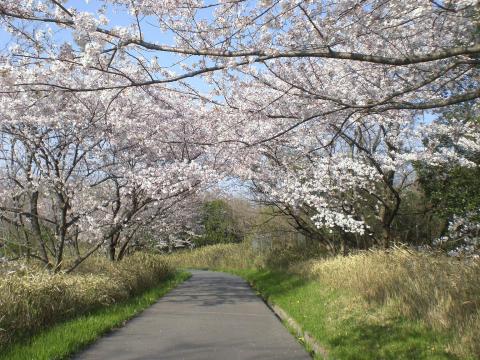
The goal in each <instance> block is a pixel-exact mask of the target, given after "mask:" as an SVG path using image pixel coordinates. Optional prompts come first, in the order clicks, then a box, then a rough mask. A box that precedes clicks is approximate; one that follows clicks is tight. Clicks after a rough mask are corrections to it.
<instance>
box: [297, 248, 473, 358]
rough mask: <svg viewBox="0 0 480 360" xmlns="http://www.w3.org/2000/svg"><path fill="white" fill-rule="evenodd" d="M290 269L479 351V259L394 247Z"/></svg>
mask: <svg viewBox="0 0 480 360" xmlns="http://www.w3.org/2000/svg"><path fill="white" fill-rule="evenodd" d="M289 270H290V271H292V272H295V273H299V274H302V275H303V276H306V277H308V278H311V279H315V280H318V281H320V282H321V283H322V284H325V285H326V286H330V287H332V288H342V289H348V290H351V292H352V293H353V294H355V295H357V296H359V297H361V298H363V299H365V300H366V301H368V302H369V303H371V304H376V305H380V306H384V307H385V311H387V312H390V313H391V314H394V315H397V314H399V315H402V316H405V317H407V318H409V319H414V320H420V321H422V322H424V323H425V324H427V325H428V326H430V327H431V328H433V329H435V330H439V331H442V332H445V331H446V332H448V333H451V334H457V335H456V338H455V340H454V341H453V342H452V343H451V344H450V350H451V351H452V352H453V353H456V354H458V355H460V356H462V357H463V356H468V354H475V355H476V356H479V357H480V342H479V341H478V334H480V263H479V262H478V261H477V262H473V261H472V262H464V261H459V260H456V259H452V258H448V257H446V256H441V255H439V254H429V253H421V252H415V251H410V250H407V249H402V248H398V249H394V250H392V251H389V252H385V251H368V252H362V253H358V254H355V255H352V256H347V257H336V258H332V259H328V260H309V261H306V262H302V263H297V264H293V265H291V266H290V268H289Z"/></svg>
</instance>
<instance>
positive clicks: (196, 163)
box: [0, 0, 480, 257]
mask: <svg viewBox="0 0 480 360" xmlns="http://www.w3.org/2000/svg"><path fill="white" fill-rule="evenodd" d="M479 6H480V5H479V3H478V2H477V1H473V0H461V1H459V0H457V1H449V0H447V1H432V0H408V1H398V0H387V1H385V0H366V1H365V0H357V1H351V0H339V1H329V0H326V1H309V0H305V1H296V0H266V1H263V0H262V1H237V0H232V1H223V0H222V1H201V0H194V1H192V0H189V1H163V0H162V1H130V0H129V1H123V0H104V1H98V2H96V3H95V4H92V5H91V10H89V11H85V10H84V9H83V7H82V8H80V7H75V6H73V5H72V4H71V3H70V2H68V1H61V0H50V1H37V0H33V1H4V2H2V4H0V21H1V24H2V26H3V28H4V29H5V31H8V32H9V33H10V34H11V38H10V41H9V42H8V44H7V45H8V46H7V47H6V50H5V51H3V52H2V53H1V55H0V73H1V82H2V94H3V95H2V103H1V108H2V109H3V113H4V114H8V112H9V111H10V110H9V109H10V108H11V106H12V105H11V104H10V102H11V101H12V99H14V103H16V104H18V106H19V107H20V108H23V109H25V108H26V107H27V104H32V103H34V104H35V105H34V106H33V108H36V107H37V105H36V101H37V99H38V98H39V97H40V98H44V99H52V102H53V103H55V101H54V99H55V98H56V97H60V98H61V97H67V98H75V100H74V103H75V104H78V103H79V102H81V101H85V100H84V99H85V98H89V99H90V101H91V103H95V102H96V101H98V102H100V103H101V110H100V113H102V114H103V115H102V116H103V117H104V118H106V119H107V120H106V123H105V124H102V126H101V129H102V131H104V132H105V136H101V138H102V140H101V142H100V143H99V144H98V145H95V146H96V147H95V146H94V149H97V148H101V149H102V150H104V151H100V153H101V154H102V155H101V156H100V155H98V156H97V155H95V156H96V157H98V158H101V159H102V161H98V163H97V162H94V164H95V166H99V170H98V171H95V175H93V176H92V180H88V181H87V184H89V185H88V186H90V188H92V186H91V184H92V183H93V184H97V185H96V186H94V187H93V188H95V190H89V191H91V192H92V194H95V195H91V196H92V197H96V196H97V195H96V194H97V191H98V193H99V194H102V196H101V198H103V203H104V204H108V206H106V207H105V206H104V207H103V208H102V211H103V213H104V214H108V216H107V215H105V222H106V223H109V222H110V223H113V224H114V225H113V226H112V225H111V224H110V226H108V225H107V224H105V225H102V228H103V229H105V228H110V232H109V231H107V232H106V233H107V234H108V236H107V237H106V238H105V239H108V241H109V243H110V248H111V253H112V252H114V249H116V248H117V246H120V248H122V245H119V244H121V243H122V244H128V243H129V240H128V235H126V238H125V239H124V240H122V241H120V240H119V239H120V236H122V235H120V234H121V231H123V230H127V229H128V231H134V230H133V229H134V228H128V227H127V226H126V225H124V224H123V222H124V221H125V219H128V220H127V222H130V221H133V219H135V217H136V216H137V215H138V214H139V213H141V212H143V211H144V210H145V213H149V214H150V213H151V210H150V209H149V208H150V204H152V203H155V202H156V201H160V200H161V201H162V202H165V203H166V204H168V203H169V201H170V199H171V198H170V197H169V196H170V195H172V196H174V197H175V198H177V196H180V197H181V196H183V194H185V193H188V192H190V191H192V189H193V188H196V187H197V184H199V183H200V182H199V181H200V180H199V178H202V179H203V180H204V181H205V180H206V179H207V178H208V179H213V178H215V177H222V176H227V175H228V176H232V175H233V176H236V177H238V178H240V179H242V180H244V181H246V182H250V183H252V184H253V185H254V186H255V188H256V190H257V191H259V192H260V193H262V195H263V196H265V197H266V198H267V199H270V201H272V202H274V203H275V204H277V205H279V208H281V210H282V211H285V212H287V213H288V214H290V215H291V216H292V218H293V219H295V221H296V222H297V225H298V226H300V227H302V228H303V229H304V230H308V231H311V232H313V233H315V232H316V229H321V230H322V231H324V230H326V231H327V232H328V231H329V230H332V231H333V230H335V231H337V230H338V231H341V232H342V234H343V235H344V236H343V238H347V237H348V236H350V235H352V234H359V235H361V236H372V237H373V238H374V240H375V242H376V243H379V244H382V245H383V246H385V247H388V246H390V244H391V241H392V226H393V225H392V224H393V223H394V221H395V218H396V216H397V215H398V212H399V209H400V206H401V204H402V196H403V195H404V193H405V191H406V190H405V189H407V188H408V187H409V186H411V185H412V184H413V183H414V182H415V172H414V167H413V165H414V163H415V162H425V163H428V164H431V165H435V164H445V163H449V162H451V163H456V164H460V165H462V166H473V164H471V162H469V161H468V158H466V157H464V156H462V151H463V150H461V149H470V150H475V149H476V148H477V146H478V143H479V130H478V126H475V125H472V124H465V123H463V122H462V121H457V122H455V121H452V122H450V123H449V124H448V125H445V124H441V123H440V122H439V121H438V119H437V118H436V116H435V113H436V112H438V111H444V110H445V109H447V110H448V109H449V108H451V107H454V106H457V105H459V104H460V105H461V104H463V105H468V106H472V107H473V108H475V109H477V108H478V98H479V96H480V90H479V86H478V79H479V73H478V69H479V67H478V65H479V59H478V56H479V54H480V43H479V39H478V24H479V20H480V19H479V13H480V12H479ZM114 11H118V12H120V13H122V14H123V15H124V20H125V21H126V24H125V22H123V25H119V24H116V23H115V22H116V19H115V16H111V14H112V13H113V12H114ZM192 78H195V79H193V80H192ZM196 81H197V82H196ZM199 83H200V85H198V84H199ZM44 102H45V103H47V104H48V100H44ZM58 106H60V105H58ZM76 106H80V105H76ZM58 110H59V109H55V110H54V111H52V110H51V109H50V112H48V109H47V106H45V109H43V110H42V112H41V113H42V117H44V118H45V119H47V118H49V117H50V118H53V117H55V116H54V114H56V113H57V112H58ZM91 111H92V109H91ZM91 111H90V112H91ZM95 114H98V112H97V111H95ZM5 116H6V118H7V117H8V115H5ZM24 117H25V114H24V112H20V113H18V117H17V118H16V119H17V120H18V119H23V118H24ZM57 118H58V117H57ZM12 119H13V118H12ZM166 119H168V120H166ZM12 121H13V120H12ZM62 121H64V120H62ZM97 131H98V130H95V131H94V134H98V132H97ZM126 133H128V137H127V136H122V134H126ZM441 134H453V135H454V138H455V139H454V140H455V141H456V142H458V143H459V144H460V147H459V148H454V147H443V148H442V147H438V146H435V141H434V139H435V138H438V136H441ZM7 136H8V135H7ZM10 136H11V135H10ZM426 138H429V139H430V141H425V139H426ZM89 141H90V140H89ZM92 141H93V140H92ZM102 141H105V144H104V143H103V142H102ZM69 143H70V142H69ZM87 144H90V142H87ZM92 144H96V142H95V141H93V142H92ZM83 145H84V142H83V140H82V146H83ZM102 146H103V147H102ZM125 149H128V152H126V153H125V152H124V150H125ZM459 149H460V151H458V150H459ZM475 151H476V150H475ZM94 152H96V150H95V151H94ZM105 154H106V155H105ZM95 156H94V158H95ZM67 157H68V158H69V159H70V157H71V156H67ZM105 159H107V160H105ZM103 160H105V162H106V163H109V164H110V165H109V166H104V165H101V164H104V161H103ZM207 164H208V166H207V167H206V165H207ZM207 168H208V170H207ZM213 169H215V170H216V173H215V172H214V170H213ZM207 173H208V176H207V175H206V174H207ZM182 174H186V177H185V176H183V175H182ZM85 179H88V177H85V176H82V181H86V180H85ZM103 187H104V188H103ZM90 188H89V189H90ZM85 189H86V187H85ZM100 189H101V190H100ZM111 189H114V191H111ZM162 189H168V190H162ZM89 191H82V192H81V193H82V196H86V197H88V196H90V195H88V194H89ZM160 194H161V195H160ZM79 203H82V204H90V203H92V204H93V203H94V202H93V201H88V200H82V201H79ZM147 205H148V206H147ZM65 206H66V205H65ZM167 207H168V205H167ZM147 208H148V209H147ZM88 209H94V210H91V211H93V212H98V211H99V207H98V206H97V205H94V206H87V207H86V208H85V209H82V210H81V211H80V212H81V213H82V214H87V213H90V210H88ZM92 219H94V218H92ZM82 221H84V222H85V221H86V222H89V223H90V226H87V228H88V227H89V228H94V226H92V225H93V224H94V223H96V220H88V216H86V215H85V216H82V217H81V220H80V219H79V220H78V222H79V224H80V223H81V222H82ZM377 228H378V229H379V230H378V231H377ZM112 231H113V232H112ZM97 236H98V235H97ZM105 241H107V240H105ZM120 251H121V250H120ZM114 256H115V255H114ZM114 256H113V257H114ZM111 257H112V256H111Z"/></svg>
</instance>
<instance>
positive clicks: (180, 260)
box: [168, 243, 262, 270]
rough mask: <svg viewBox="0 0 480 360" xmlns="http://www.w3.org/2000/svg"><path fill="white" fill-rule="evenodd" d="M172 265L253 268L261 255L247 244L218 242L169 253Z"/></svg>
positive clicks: (198, 267) (257, 263) (258, 264)
mask: <svg viewBox="0 0 480 360" xmlns="http://www.w3.org/2000/svg"><path fill="white" fill-rule="evenodd" d="M168 259H169V261H171V263H172V265H174V266H176V267H181V268H192V269H216V270H222V269H251V268H252V267H257V266H260V265H261V264H260V261H261V260H262V259H260V257H257V256H256V255H255V253H254V252H253V251H252V250H251V248H250V247H249V246H248V245H247V244H244V243H242V244H216V245H210V246H204V247H201V248H198V249H195V250H185V251H182V252H176V253H173V254H171V255H168Z"/></svg>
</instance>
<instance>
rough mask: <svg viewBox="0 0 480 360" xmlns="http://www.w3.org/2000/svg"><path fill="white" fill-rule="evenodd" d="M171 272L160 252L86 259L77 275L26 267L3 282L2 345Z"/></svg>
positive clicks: (117, 298) (143, 287)
mask: <svg viewBox="0 0 480 360" xmlns="http://www.w3.org/2000/svg"><path fill="white" fill-rule="evenodd" d="M172 273H173V268H172V267H171V266H170V265H169V263H168V262H167V260H166V259H165V258H164V257H162V256H160V255H156V256H155V255H146V254H141V253H137V254H135V255H133V256H131V257H129V258H126V259H125V260H124V261H122V262H120V263H111V262H109V261H108V260H106V259H103V258H91V259H88V260H87V261H86V262H85V264H82V266H81V267H80V269H79V271H78V272H76V273H74V274H68V275H66V274H53V275H52V274H50V273H47V272H45V271H38V270H31V269H30V270H28V269H27V270H23V271H21V272H15V273H12V274H5V276H4V277H3V278H2V279H1V280H0V346H1V345H4V344H6V343H8V342H10V341H11V340H13V339H14V338H15V337H19V336H26V335H30V334H32V333H34V332H35V331H38V330H40V329H42V328H44V327H45V326H47V325H50V324H53V323H55V322H58V321H62V320H66V319H68V318H72V317H73V316H76V315H80V314H83V313H86V312H88V311H91V310H94V309H96V308H99V307H102V306H108V305H110V304H113V303H116V302H120V301H124V300H126V299H128V298H129V297H130V296H133V295H136V294H139V293H141V292H142V291H144V290H146V289H148V288H150V287H152V286H154V285H156V284H158V282H159V281H161V280H162V279H165V278H166V277H167V276H169V275H171V274H172Z"/></svg>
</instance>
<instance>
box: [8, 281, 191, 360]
mask: <svg viewBox="0 0 480 360" xmlns="http://www.w3.org/2000/svg"><path fill="white" fill-rule="evenodd" d="M189 277H190V274H189V273H187V272H178V273H176V274H175V275H173V276H171V277H169V278H167V279H165V280H164V281H162V283H161V284H160V285H158V286H156V287H154V288H152V289H149V290H147V291H145V292H144V293H142V294H140V295H138V296H135V297H133V298H131V299H129V300H128V301H126V302H123V303H118V304H114V305H111V306H108V307H105V308H102V309H99V310H96V311H93V312H91V313H88V314H85V315H82V316H79V317H76V318H74V319H72V320H69V321H66V322H63V323H59V324H57V325H54V326H52V327H50V328H47V329H45V330H44V331H42V332H40V333H38V334H37V335H34V336H33V337H31V338H30V339H28V340H24V341H18V342H17V343H15V344H12V345H10V346H9V347H7V348H6V349H4V351H3V350H2V351H1V352H0V360H7V359H8V360H31V359H35V360H43V359H44V360H54V359H66V358H68V357H69V356H71V355H72V354H74V353H75V352H78V351H79V350H81V349H83V348H84V347H86V346H87V345H89V344H91V343H93V342H94V341H95V340H96V339H98V338H99V337H101V336H102V335H104V334H105V333H107V332H109V331H111V330H112V329H114V328H117V327H119V326H122V325H123V324H124V323H125V322H126V321H127V320H128V319H130V318H132V317H133V316H135V315H137V314H138V313H139V312H141V311H142V310H144V309H146V308H147V307H149V306H150V305H152V304H153V303H155V302H156V301H157V300H158V298H160V297H162V296H163V295H165V294H166V293H167V292H169V291H170V290H171V289H173V288H174V287H175V286H176V285H178V284H179V283H181V282H183V281H185V280H186V279H188V278H189Z"/></svg>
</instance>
